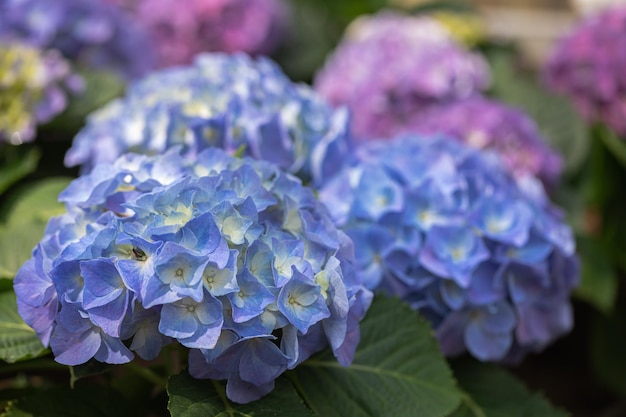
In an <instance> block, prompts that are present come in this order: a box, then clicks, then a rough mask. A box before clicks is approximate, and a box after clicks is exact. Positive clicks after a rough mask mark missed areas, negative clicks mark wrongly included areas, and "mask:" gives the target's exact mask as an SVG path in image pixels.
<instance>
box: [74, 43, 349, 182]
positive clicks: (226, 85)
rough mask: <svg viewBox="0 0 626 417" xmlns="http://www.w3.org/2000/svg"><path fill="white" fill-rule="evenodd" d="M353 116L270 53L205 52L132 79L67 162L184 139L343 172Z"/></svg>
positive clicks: (309, 176) (298, 168) (312, 170)
mask: <svg viewBox="0 0 626 417" xmlns="http://www.w3.org/2000/svg"><path fill="white" fill-rule="evenodd" d="M347 131H348V115H347V111H346V110H345V109H339V110H335V109H333V108H332V107H330V106H329V105H328V104H327V103H326V102H325V101H324V100H323V99H322V98H321V97H319V96H318V95H317V94H315V93H314V92H313V90H312V89H311V88H309V87H307V86H306V85H304V84H295V83H293V82H291V81H290V80H289V79H288V78H287V77H286V76H285V75H284V74H283V73H282V71H281V70H280V69H279V68H278V66H277V65H276V64H275V63H274V62H272V61H271V60H269V59H267V58H263V57H260V58H257V59H253V58H250V57H249V56H247V55H245V54H236V55H226V54H219V53H215V54H203V55H198V57H197V58H196V60H195V62H194V65H192V66H188V67H177V68H171V69H165V70H162V71H159V72H156V73H154V74H152V75H151V76H148V77H146V78H145V79H143V80H141V81H140V82H138V83H136V84H134V85H132V86H131V87H130V89H129V91H128V94H127V95H126V97H123V98H121V99H118V100H115V101H113V102H111V103H109V104H108V105H106V106H105V107H103V108H102V109H100V110H98V111H96V112H94V113H93V114H91V116H89V118H88V122H87V126H86V127H85V128H84V129H83V130H82V131H81V132H79V134H78V135H77V137H76V138H75V140H74V144H73V145H72V148H71V149H70V150H69V151H68V153H67V155H66V158H65V163H66V164H67V165H69V166H75V165H81V166H82V169H83V171H88V170H90V169H91V168H92V167H93V166H94V165H95V164H96V163H99V162H106V161H111V160H112V159H114V158H115V157H117V156H119V155H121V154H123V153H125V152H128V151H132V152H138V153H145V154H158V153H162V152H163V151H165V150H166V149H168V148H170V147H172V146H176V145H181V146H183V147H184V150H185V152H187V153H189V154H190V155H192V154H194V153H197V152H199V151H201V150H202V149H205V148H207V147H219V148H222V149H225V150H226V151H228V152H229V153H235V152H237V151H239V150H241V149H243V152H244V154H245V155H247V156H252V157H254V158H256V159H263V160H267V161H270V162H273V163H276V164H277V165H279V166H280V167H281V168H283V169H285V170H288V171H289V172H291V173H294V174H296V175H298V176H299V177H301V178H302V179H303V180H305V181H309V180H313V181H314V182H315V183H320V182H321V181H322V180H323V179H324V178H326V177H328V176H329V175H331V174H333V173H334V172H336V170H337V169H338V167H339V163H340V162H341V161H342V160H343V159H344V157H345V155H346V154H347V152H348V149H349V144H350V142H349V137H348V135H347Z"/></svg>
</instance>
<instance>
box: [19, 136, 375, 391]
mask: <svg viewBox="0 0 626 417" xmlns="http://www.w3.org/2000/svg"><path fill="white" fill-rule="evenodd" d="M60 199H61V201H63V202H64V203H65V205H66V207H67V212H66V213H65V214H64V215H62V216H60V217H56V218H53V219H52V220H50V222H49V224H48V226H47V229H46V232H45V236H44V237H43V239H42V240H41V242H40V243H39V244H38V245H37V247H36V248H35V250H34V251H33V257H32V258H31V259H30V260H29V261H27V262H26V263H25V265H24V266H23V267H22V268H21V269H20V270H19V272H18V274H17V277H16V279H15V284H14V288H15V292H16V294H17V299H18V311H19V312H20V314H21V315H22V317H23V318H24V320H25V321H26V322H27V323H28V324H29V325H30V326H31V327H33V329H34V330H35V331H36V333H37V334H38V336H39V337H40V339H41V341H42V342H43V343H44V345H46V346H50V348H51V349H52V352H53V353H54V356H55V359H56V360H57V361H58V362H60V363H63V364H67V365H78V364H82V363H85V362H86V361H88V360H90V359H92V358H93V359H95V360H98V361H101V362H106V363H114V364H115V363H125V362H129V361H131V360H132V359H133V357H134V355H139V356H140V357H141V358H143V359H148V360H150V359H154V358H155V357H156V356H157V355H158V354H159V352H160V350H161V347H162V346H164V345H166V344H168V343H178V344H180V345H182V346H185V347H186V348H189V349H191V355H190V365H189V371H190V373H191V374H192V375H193V376H196V377H199V378H203V377H209V378H216V379H226V380H227V381H228V382H227V392H228V395H229V397H230V398H231V399H232V400H233V401H238V402H249V401H252V400H255V399H258V398H259V397H260V396H262V395H264V394H266V393H267V392H269V391H270V390H271V389H272V388H273V386H274V379H276V377H278V376H279V375H280V374H281V373H282V372H284V371H285V370H287V369H292V368H294V367H295V366H297V365H298V364H299V363H301V362H302V361H304V360H306V359H307V358H308V357H309V356H310V355H312V354H313V353H316V352H318V351H320V350H322V349H324V348H325V347H326V346H330V348H331V349H332V350H333V352H334V353H335V356H336V357H337V358H338V361H339V362H340V363H341V364H342V365H348V364H349V363H350V362H351V361H352V358H353V356H354V352H355V349H356V344H357V343H358V340H359V326H358V323H359V321H360V320H361V319H362V318H363V316H364V314H365V312H366V310H367V309H368V307H369V304H370V302H371V298H372V293H371V292H370V291H369V290H368V289H366V288H365V286H364V285H363V284H362V283H361V282H360V281H359V280H358V277H357V275H356V274H355V272H354V259H353V250H352V242H351V240H350V239H349V238H348V237H347V236H346V235H345V234H344V233H343V232H342V231H340V230H338V229H337V228H336V226H335V225H334V223H333V221H332V219H331V218H330V216H329V214H328V213H327V211H326V209H325V208H324V206H323V205H322V204H321V203H319V202H318V201H317V200H316V199H315V197H314V195H313V192H312V191H311V190H310V189H308V188H305V187H303V186H302V184H301V182H300V180H299V179H297V178H296V177H294V176H292V175H290V174H287V173H284V172H283V171H281V170H280V169H279V168H277V167H276V166H275V165H273V164H270V163H268V162H265V161H258V160H254V159H252V158H244V159H242V158H237V157H233V156H230V155H228V154H227V153H225V152H224V151H223V150H221V149H217V148H209V149H206V150H204V151H201V152H199V153H198V154H195V155H194V156H193V158H190V157H189V156H188V155H183V154H182V153H181V149H180V148H174V149H171V150H170V151H168V152H166V153H165V154H162V155H158V156H146V155H139V154H128V155H124V156H122V157H121V158H119V159H117V160H116V161H115V162H114V163H113V164H101V165H98V166H96V167H95V168H94V169H93V170H92V171H91V172H90V173H89V174H86V175H84V176H82V177H80V178H78V179H76V180H74V181H73V182H72V183H71V184H70V185H69V186H68V187H67V188H66V189H65V190H64V191H63V192H62V193H61V195H60Z"/></svg>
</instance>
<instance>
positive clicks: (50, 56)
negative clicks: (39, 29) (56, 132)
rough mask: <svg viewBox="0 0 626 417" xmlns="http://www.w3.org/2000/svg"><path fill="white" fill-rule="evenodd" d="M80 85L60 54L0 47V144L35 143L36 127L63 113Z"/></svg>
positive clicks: (21, 46) (15, 46)
mask: <svg viewBox="0 0 626 417" xmlns="http://www.w3.org/2000/svg"><path fill="white" fill-rule="evenodd" d="M81 84H82V79H80V78H79V77H78V76H76V75H74V74H72V72H71V69H70V66H69V64H68V63H67V62H66V61H65V60H64V59H63V57H61V56H60V54H59V53H58V52H57V51H40V50H39V49H36V48H33V47H31V46H28V45H25V44H17V43H0V142H9V143H12V144H14V145H19V144H21V143H23V142H28V141H31V140H33V139H34V137H35V127H36V125H37V124H40V123H45V122H47V121H49V120H51V119H52V118H53V117H54V116H56V115H57V114H59V113H61V111H63V109H65V106H66V105H67V93H68V92H70V93H71V92H75V93H77V92H78V91H79V90H80V89H81Z"/></svg>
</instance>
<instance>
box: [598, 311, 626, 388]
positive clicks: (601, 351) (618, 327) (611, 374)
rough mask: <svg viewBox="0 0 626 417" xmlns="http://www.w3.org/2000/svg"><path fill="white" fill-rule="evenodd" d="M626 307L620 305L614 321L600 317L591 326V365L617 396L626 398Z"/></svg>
mask: <svg viewBox="0 0 626 417" xmlns="http://www.w3.org/2000/svg"><path fill="white" fill-rule="evenodd" d="M624 323H626V306H624V305H622V304H619V308H617V309H616V310H615V311H614V312H613V314H612V315H611V316H610V317H606V316H601V315H599V314H598V315H597V316H596V317H593V319H592V322H591V332H590V341H591V342H590V345H591V364H592V367H593V370H594V372H595V373H596V375H597V376H599V377H600V378H601V379H602V381H603V382H604V383H605V384H606V385H607V386H608V387H609V388H611V389H612V390H613V391H614V392H615V393H617V394H619V395H622V396H626V377H625V375H626V358H625V356H624V352H626V336H625V332H624Z"/></svg>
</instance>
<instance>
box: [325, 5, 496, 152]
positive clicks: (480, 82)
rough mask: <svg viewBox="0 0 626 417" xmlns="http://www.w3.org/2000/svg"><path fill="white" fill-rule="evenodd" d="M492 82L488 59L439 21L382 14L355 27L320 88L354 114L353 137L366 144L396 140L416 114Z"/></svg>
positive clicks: (327, 68)
mask: <svg viewBox="0 0 626 417" xmlns="http://www.w3.org/2000/svg"><path fill="white" fill-rule="evenodd" d="M489 79H490V74H489V68H488V66H487V63H486V62H485V60H484V59H483V58H482V56H480V55H479V54H476V53H473V52H470V51H469V50H467V49H466V48H465V47H463V46H462V45H461V44H460V43H458V42H457V41H456V40H455V39H454V38H453V37H452V36H451V35H450V33H449V32H448V31H447V30H446V29H445V27H444V26H442V25H441V24H440V23H438V22H437V21H436V20H435V19H434V18H432V17H428V16H405V15H401V14H397V13H393V12H380V13H378V14H377V15H374V16H371V17H360V18H359V19H357V20H356V21H355V22H354V23H352V24H351V25H350V26H349V27H348V29H347V30H346V34H345V35H344V38H343V40H342V41H341V43H340V44H339V46H338V47H337V49H336V50H335V52H334V53H333V54H332V55H330V57H329V58H328V59H327V61H326V64H325V65H324V67H323V68H322V69H321V70H320V71H319V72H318V73H317V75H316V77H315V83H314V86H315V89H316V91H318V92H319V93H320V94H321V95H323V96H324V97H326V98H327V99H328V100H329V101H330V102H331V103H332V104H334V105H346V106H347V107H348V108H349V109H350V110H351V111H352V115H353V118H354V120H353V126H352V132H353V133H354V135H355V138H357V139H361V140H363V139H372V138H386V137H391V136H393V135H394V134H396V133H398V132H401V131H402V130H403V129H405V127H406V123H407V122H410V121H411V120H412V119H413V118H414V117H415V116H414V115H415V114H419V113H421V112H423V111H425V110H426V109H428V108H430V107H431V106H432V105H435V104H441V103H446V102H450V101H454V100H458V99H462V98H467V97H471V96H473V95H475V94H478V93H479V92H480V91H482V90H484V89H485V88H486V87H487V86H488V84H489Z"/></svg>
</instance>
